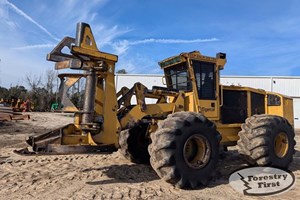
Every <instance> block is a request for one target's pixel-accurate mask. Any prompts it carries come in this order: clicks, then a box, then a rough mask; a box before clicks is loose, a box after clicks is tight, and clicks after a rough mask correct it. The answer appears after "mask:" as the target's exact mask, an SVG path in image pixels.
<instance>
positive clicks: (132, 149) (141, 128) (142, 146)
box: [119, 123, 150, 164]
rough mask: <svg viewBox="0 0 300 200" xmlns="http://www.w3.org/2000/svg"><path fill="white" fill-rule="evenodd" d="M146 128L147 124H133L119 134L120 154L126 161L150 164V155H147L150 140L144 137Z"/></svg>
mask: <svg viewBox="0 0 300 200" xmlns="http://www.w3.org/2000/svg"><path fill="white" fill-rule="evenodd" d="M147 128H148V124H147V123H143V124H135V125H134V126H133V127H131V128H129V129H125V130H123V131H121V133H120V137H119V145H120V152H121V154H122V155H123V156H124V157H125V158H126V159H128V160H129V161H131V162H133V163H137V164H149V163H150V155H149V153H148V145H149V143H150V139H149V138H147V135H146V134H147Z"/></svg>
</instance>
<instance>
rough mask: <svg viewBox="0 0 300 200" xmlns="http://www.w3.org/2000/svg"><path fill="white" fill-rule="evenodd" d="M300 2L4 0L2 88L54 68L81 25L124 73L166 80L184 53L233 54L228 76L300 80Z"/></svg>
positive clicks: (0, 7) (0, 11) (0, 5)
mask: <svg viewBox="0 0 300 200" xmlns="http://www.w3.org/2000/svg"><path fill="white" fill-rule="evenodd" d="M299 8H300V1H297V0H285V1H283V0H278V1H274V0H252V1H250V0H248V1H246V0H227V1H224V0H220V1H218V0H215V1H214V0H212V1H205V0H185V1H177V0H160V1H158V0H152V1H150V0H144V1H140V0H139V1H138V0H126V1H125V0H89V1H82V0H56V1H54V0H43V1H41V0H22V1H21V0H0V31H1V34H0V59H1V61H0V86H4V87H9V86H10V85H11V84H12V85H16V84H25V81H24V80H25V78H24V77H25V75H26V74H32V76H34V75H38V74H44V73H45V71H46V70H47V69H51V68H53V66H54V65H53V63H51V62H48V61H46V59H45V57H46V54H47V53H49V52H50V51H51V50H52V48H53V47H54V46H55V45H56V44H57V43H58V42H59V41H60V40H61V39H62V38H63V37H65V36H72V37H74V36H75V29H76V23H77V22H87V23H89V24H90V25H91V27H92V30H93V33H94V36H95V38H96V41H97V43H98V48H99V49H100V50H101V51H106V52H109V53H114V54H117V55H119V62H118V63H117V69H123V68H125V69H126V70H127V71H128V72H129V73H135V74H136V73H138V74H143V73H145V74H159V73H162V72H161V70H160V68H159V66H158V64H157V62H158V61H160V60H162V59H164V58H166V57H169V56H172V55H176V54H179V53H181V52H188V51H193V50H199V51H200V52H201V53H202V54H204V55H209V56H214V55H215V54H216V53H217V52H225V53H227V65H226V66H225V69H224V70H223V71H222V74H223V75H253V76H300V63H299V60H300V12H299Z"/></svg>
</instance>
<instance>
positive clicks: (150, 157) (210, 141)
mask: <svg viewBox="0 0 300 200" xmlns="http://www.w3.org/2000/svg"><path fill="white" fill-rule="evenodd" d="M66 47H67V48H69V50H70V53H65V52H62V50H63V49H64V48H66ZM47 59H48V60H49V61H54V62H56V69H64V68H70V69H73V70H83V71H84V72H85V73H84V74H83V75H82V76H84V77H85V78H86V85H85V96H84V106H83V110H82V111H78V112H76V113H75V117H74V123H73V124H69V125H67V126H64V127H61V128H58V129H57V130H54V131H51V132H48V133H45V134H42V135H38V136H32V137H29V138H28V139H27V140H26V141H27V143H28V144H29V145H30V146H32V151H29V149H28V148H26V149H22V150H19V151H17V152H18V153H20V154H67V153H86V152H113V151H116V150H117V149H120V152H121V153H122V154H123V155H124V156H125V157H126V158H127V159H129V160H130V161H132V162H134V163H142V164H151V166H152V167H153V169H154V170H155V171H156V173H157V174H158V176H159V177H160V178H162V179H163V180H165V181H166V182H168V183H171V184H173V185H176V186H177V187H179V188H197V187H198V186H200V185H205V184H207V182H208V181H209V179H210V177H211V175H212V173H213V171H214V170H215V168H216V165H217V161H218V159H219V148H227V147H228V146H233V145H238V148H239V153H240V154H241V155H242V157H244V158H245V159H246V161H248V163H249V165H250V166H251V165H253V166H272V167H278V168H287V167H288V166H289V164H290V163H291V162H292V158H293V154H294V146H295V140H294V136H295V133H294V129H293V102H292V99H291V98H289V97H286V96H283V95H280V94H276V93H270V92H266V91H264V90H260V89H253V88H249V87H237V86H223V85H220V70H222V69H223V68H224V65H225V63H226V54H224V53H218V54H217V55H216V57H208V56H204V55H202V54H201V53H200V52H199V51H193V52H190V53H181V54H179V55H177V56H173V57H170V58H167V59H165V60H163V61H161V62H159V65H160V67H161V68H162V69H163V70H164V79H165V82H166V87H157V86H154V87H153V88H151V89H149V88H147V87H145V86H144V85H143V84H141V83H136V84H134V86H133V87H132V88H131V89H128V88H127V87H123V88H122V89H121V90H120V91H119V92H118V93H116V87H115V77H114V72H115V63H116V62H117V60H118V57H117V56H116V55H113V54H109V53H105V52H102V51H99V50H98V48H97V46H96V42H95V39H94V36H93V34H92V30H91V28H90V26H89V25H88V24H85V23H78V24H77V31H76V38H71V37H66V38H64V39H63V40H62V41H61V42H60V43H59V44H58V45H57V46H56V47H55V48H54V49H53V50H52V52H51V53H49V54H48V56H47ZM134 97H135V99H136V103H134V104H133V103H132V98H134ZM146 98H152V99H156V100H157V102H156V103H155V104H147V103H146V100H145V99H146Z"/></svg>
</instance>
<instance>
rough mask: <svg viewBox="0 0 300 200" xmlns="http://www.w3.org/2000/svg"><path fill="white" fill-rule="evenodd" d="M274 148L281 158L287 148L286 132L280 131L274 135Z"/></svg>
mask: <svg viewBox="0 0 300 200" xmlns="http://www.w3.org/2000/svg"><path fill="white" fill-rule="evenodd" d="M274 143H275V144H274V150H275V154H276V156H277V157H279V158H283V157H284V156H285V155H286V154H287V151H288V148H289V142H288V137H287V135H286V133H284V132H280V133H279V134H278V135H277V136H276V137H275V141H274Z"/></svg>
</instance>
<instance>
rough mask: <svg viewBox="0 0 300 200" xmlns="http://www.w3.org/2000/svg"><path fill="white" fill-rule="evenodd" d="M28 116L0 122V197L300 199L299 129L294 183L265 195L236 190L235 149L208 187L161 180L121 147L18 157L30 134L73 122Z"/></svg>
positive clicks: (41, 115) (237, 160)
mask: <svg viewBox="0 0 300 200" xmlns="http://www.w3.org/2000/svg"><path fill="white" fill-rule="evenodd" d="M29 114H30V115H31V119H30V120H27V121H25V120H24V121H16V122H14V121H12V122H4V123H1V122H0V199H5V200H7V199H43V200H45V199H293V200H295V199H300V185H299V180H300V147H299V146H300V145H299V144H300V131H298V133H297V135H296V140H297V142H298V144H297V145H296V150H297V151H296V153H295V155H294V161H293V163H292V164H291V166H290V168H289V169H290V170H291V171H292V172H293V173H294V174H295V176H296V185H295V187H294V188H293V189H291V190H290V191H288V192H286V193H283V194H280V195H277V196H271V197H270V196H269V197H268V196H267V197H246V196H243V195H241V194H239V193H238V192H236V191H234V190H233V189H232V188H231V187H230V185H229V183H228V178H229V176H230V174H231V173H232V172H233V171H235V170H237V169H239V168H241V167H242V166H245V163H244V162H243V161H242V160H241V158H240V157H239V155H238V153H237V151H236V149H234V148H233V149H231V150H230V151H229V152H227V153H226V156H225V158H222V159H221V160H220V162H219V167H218V169H217V172H216V175H215V178H214V179H213V180H212V181H211V182H210V183H209V185H208V186H207V187H204V188H199V189H197V190H181V189H178V188H175V187H173V186H172V185H170V184H167V183H165V182H164V181H162V180H160V179H159V177H158V176H157V175H156V173H155V172H154V171H153V170H152V168H151V167H150V166H146V165H136V164H132V163H130V162H128V161H127V160H126V159H125V158H123V156H122V155H121V154H120V153H119V152H115V153H113V154H90V155H88V154H77V155H55V156H19V155H17V154H14V153H13V150H15V149H20V148H22V147H25V146H26V144H25V142H24V139H25V138H26V137H27V136H29V135H33V134H39V133H43V132H45V131H47V130H51V129H53V128H57V127H60V126H62V125H65V124H68V123H71V122H72V121H73V118H72V117H71V116H70V115H67V114H58V113H29Z"/></svg>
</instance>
